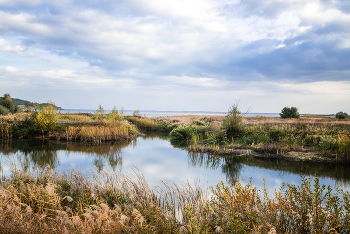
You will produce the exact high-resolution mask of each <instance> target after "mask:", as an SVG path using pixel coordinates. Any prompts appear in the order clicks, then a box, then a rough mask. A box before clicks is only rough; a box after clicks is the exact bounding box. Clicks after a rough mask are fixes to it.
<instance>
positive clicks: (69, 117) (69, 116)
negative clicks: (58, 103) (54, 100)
mask: <svg viewBox="0 0 350 234" xmlns="http://www.w3.org/2000/svg"><path fill="white" fill-rule="evenodd" d="M58 119H59V120H69V121H93V119H92V117H90V116H87V115H76V114H60V115H58Z"/></svg>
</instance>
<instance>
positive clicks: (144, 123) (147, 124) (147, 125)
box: [127, 117, 160, 131]
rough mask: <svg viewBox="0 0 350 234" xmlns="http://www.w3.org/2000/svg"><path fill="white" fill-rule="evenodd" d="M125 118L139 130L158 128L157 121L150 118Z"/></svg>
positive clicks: (154, 129)
mask: <svg viewBox="0 0 350 234" xmlns="http://www.w3.org/2000/svg"><path fill="white" fill-rule="evenodd" d="M127 120H128V121H130V122H131V123H133V124H134V125H136V126H137V128H138V129H140V130H145V131H157V130H159V129H160V126H159V124H158V122H157V121H155V120H154V119H151V118H144V117H141V118H140V117H128V118H127Z"/></svg>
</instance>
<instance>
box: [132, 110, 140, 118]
mask: <svg viewBox="0 0 350 234" xmlns="http://www.w3.org/2000/svg"><path fill="white" fill-rule="evenodd" d="M132 116H134V117H142V114H141V112H140V111H139V110H134V112H132Z"/></svg>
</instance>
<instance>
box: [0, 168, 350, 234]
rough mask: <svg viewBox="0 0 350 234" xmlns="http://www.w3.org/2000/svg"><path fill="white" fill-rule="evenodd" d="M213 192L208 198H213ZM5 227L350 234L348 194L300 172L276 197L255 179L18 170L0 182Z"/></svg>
mask: <svg viewBox="0 0 350 234" xmlns="http://www.w3.org/2000/svg"><path fill="white" fill-rule="evenodd" d="M209 193H210V196H209ZM0 229H1V231H2V232H3V233H28V234H30V233H349V232H350V194H349V192H344V191H342V190H335V191H332V189H331V188H330V187H328V188H326V187H325V186H323V185H320V182H319V179H318V178H315V179H314V180H313V181H311V179H310V178H302V184H301V185H300V186H295V185H293V184H287V185H285V186H282V187H281V188H280V189H278V190H277V191H276V192H275V194H274V195H272V194H267V190H266V189H263V190H262V191H259V190H258V189H257V188H256V187H254V186H253V184H252V181H250V182H248V183H243V182H242V181H239V180H238V181H236V182H234V183H229V184H224V183H223V182H221V183H219V184H218V185H217V186H215V187H213V188H211V190H210V191H202V190H201V189H200V187H199V186H197V185H194V186H193V185H190V184H183V185H176V184H173V185H169V184H164V186H162V188H155V189H152V188H150V187H149V186H148V184H147V182H146V181H145V179H144V178H143V177H142V175H140V174H138V173H136V174H135V175H134V176H133V177H126V176H125V175H123V174H122V173H107V172H103V173H101V174H96V175H95V176H94V177H93V179H88V178H86V177H84V176H83V175H81V174H80V173H78V172H76V171H71V172H70V173H69V174H65V175H61V174H55V173H53V172H52V171H51V170H50V169H47V170H43V171H41V172H40V173H38V174H37V175H32V174H29V173H25V172H23V171H21V170H19V171H18V170H17V171H14V172H13V173H12V176H11V178H8V179H7V180H5V181H4V182H2V183H1V185H0Z"/></svg>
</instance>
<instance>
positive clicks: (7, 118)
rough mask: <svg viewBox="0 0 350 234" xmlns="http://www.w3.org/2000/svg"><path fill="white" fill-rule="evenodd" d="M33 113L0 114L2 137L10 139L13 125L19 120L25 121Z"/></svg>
mask: <svg viewBox="0 0 350 234" xmlns="http://www.w3.org/2000/svg"><path fill="white" fill-rule="evenodd" d="M30 116H31V114H28V113H17V114H10V115H0V137H1V138H2V139H9V138H11V137H12V125H13V124H15V123H16V122H18V121H23V120H25V119H26V118H30Z"/></svg>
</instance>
